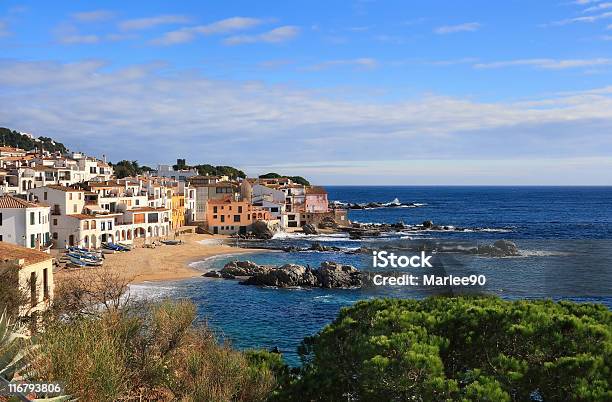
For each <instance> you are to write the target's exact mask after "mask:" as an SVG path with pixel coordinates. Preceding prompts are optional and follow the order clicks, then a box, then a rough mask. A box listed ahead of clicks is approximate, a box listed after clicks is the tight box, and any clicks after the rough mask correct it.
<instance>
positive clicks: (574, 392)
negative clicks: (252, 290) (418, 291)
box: [279, 297, 612, 402]
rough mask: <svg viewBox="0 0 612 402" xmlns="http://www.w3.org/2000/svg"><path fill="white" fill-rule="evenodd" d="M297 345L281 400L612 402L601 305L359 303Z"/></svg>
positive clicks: (610, 336)
mask: <svg viewBox="0 0 612 402" xmlns="http://www.w3.org/2000/svg"><path fill="white" fill-rule="evenodd" d="M300 350H301V354H302V355H303V359H304V363H305V366H304V368H303V372H302V373H301V375H300V376H299V377H298V378H297V379H294V380H293V382H292V384H291V385H290V386H289V387H287V388H286V389H285V390H284V393H283V394H282V395H281V397H280V398H279V399H281V400H295V401H306V400H320V401H342V400H344V401H346V400H359V401H379V402H380V401H409V400H410V401H443V400H453V401H454V400H465V401H511V400H512V401H529V400H544V401H610V400H612V391H611V390H610V386H611V385H612V380H611V373H612V371H611V365H612V315H611V313H610V311H609V310H608V309H607V308H606V307H605V306H603V305H594V304H576V303H571V302H559V303H555V302H552V301H517V302H508V301H503V300H500V299H497V298H489V297H480V298H472V297H459V298H430V299H426V300H423V301H417V300H396V299H392V300H386V299H383V300H374V301H362V302H359V303H357V304H356V305H355V306H353V307H351V308H347V309H343V310H342V312H341V313H340V315H339V316H338V318H337V319H336V320H335V321H334V322H333V323H332V324H331V325H329V326H327V327H326V328H325V329H323V330H322V331H321V332H320V333H319V334H318V335H316V336H314V337H311V338H307V339H305V340H304V342H303V343H302V345H301V347H300Z"/></svg>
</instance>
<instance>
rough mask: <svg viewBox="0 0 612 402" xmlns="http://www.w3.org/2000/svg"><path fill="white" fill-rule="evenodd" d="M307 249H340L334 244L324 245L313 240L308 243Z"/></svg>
mask: <svg viewBox="0 0 612 402" xmlns="http://www.w3.org/2000/svg"><path fill="white" fill-rule="evenodd" d="M307 250H309V251H342V249H341V248H340V247H336V246H324V245H322V244H321V243H319V242H314V243H312V244H311V245H310V248H308V249H307Z"/></svg>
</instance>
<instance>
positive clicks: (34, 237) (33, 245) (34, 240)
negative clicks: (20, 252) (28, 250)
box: [30, 234, 36, 248]
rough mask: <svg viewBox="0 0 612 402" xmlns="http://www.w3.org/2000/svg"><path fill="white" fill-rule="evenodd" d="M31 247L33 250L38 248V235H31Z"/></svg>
mask: <svg viewBox="0 0 612 402" xmlns="http://www.w3.org/2000/svg"><path fill="white" fill-rule="evenodd" d="M30 247H32V248H34V247H36V235H33V234H31V235H30Z"/></svg>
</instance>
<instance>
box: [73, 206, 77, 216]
mask: <svg viewBox="0 0 612 402" xmlns="http://www.w3.org/2000/svg"><path fill="white" fill-rule="evenodd" d="M72 212H74V213H75V214H76V213H77V205H76V204H73V205H72Z"/></svg>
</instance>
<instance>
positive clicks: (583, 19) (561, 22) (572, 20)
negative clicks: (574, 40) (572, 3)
mask: <svg viewBox="0 0 612 402" xmlns="http://www.w3.org/2000/svg"><path fill="white" fill-rule="evenodd" d="M609 18H612V12H605V13H601V14H597V15H588V16H584V17H574V18H567V19H564V20H559V21H554V22H552V23H550V24H548V25H569V24H575V23H581V22H584V23H592V22H596V21H599V20H603V19H609Z"/></svg>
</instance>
